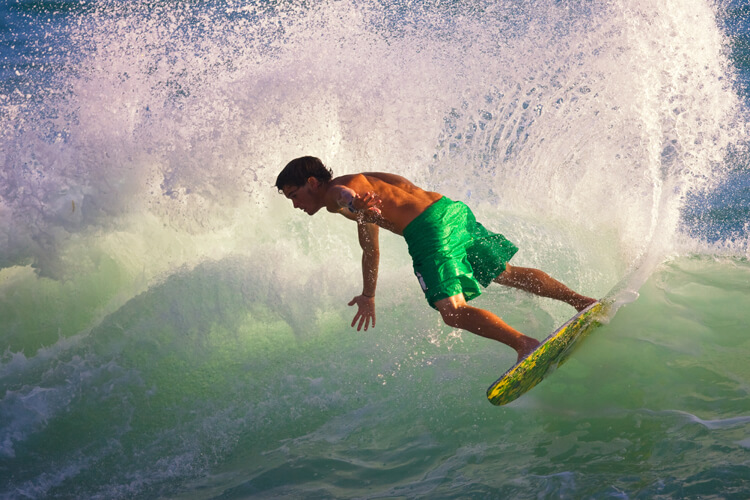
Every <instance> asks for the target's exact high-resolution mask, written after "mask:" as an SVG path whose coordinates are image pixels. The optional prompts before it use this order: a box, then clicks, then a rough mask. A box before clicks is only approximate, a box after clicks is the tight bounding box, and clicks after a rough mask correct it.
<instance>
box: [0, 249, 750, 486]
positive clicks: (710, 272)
mask: <svg viewBox="0 0 750 500" xmlns="http://www.w3.org/2000/svg"><path fill="white" fill-rule="evenodd" d="M257 273H258V269H257V267H254V266H253V264H252V263H251V262H250V261H247V260H245V259H226V260H223V261H219V262H215V263H206V264H203V265H201V266H198V267H197V268H195V269H193V270H191V271H185V272H183V273H180V274H177V275H174V276H172V277H170V278H168V279H166V280H165V281H163V282H162V283H160V284H158V285H156V286H154V287H152V288H150V289H148V290H147V291H146V292H144V293H142V294H140V295H138V296H136V297H134V298H133V299H131V300H129V301H127V302H126V303H125V304H124V305H123V306H122V307H121V308H119V309H118V310H117V311H115V312H113V313H111V314H109V315H107V316H106V317H105V318H104V319H103V320H102V321H100V322H99V324H97V325H96V326H95V327H93V328H92V329H91V330H90V331H89V332H88V333H85V334H78V335H74V336H72V337H68V338H61V339H59V340H58V341H57V342H56V343H54V344H53V345H51V346H49V347H47V348H44V349H42V350H40V351H38V352H36V353H35V354H34V355H29V356H24V355H21V354H15V355H11V354H6V356H5V359H4V363H3V366H2V370H3V379H2V380H3V388H4V393H5V397H4V399H3V401H2V407H1V408H2V414H3V417H4V420H5V421H6V422H10V425H8V426H6V427H3V436H2V438H3V440H2V442H3V452H4V454H3V458H2V462H0V463H1V464H2V467H3V469H4V470H5V471H7V472H9V474H4V477H6V479H4V480H3V489H4V491H6V492H10V491H13V490H15V491H16V492H17V493H18V492H20V491H26V492H30V493H29V494H31V495H32V496H33V495H34V494H35V493H36V494H41V496H49V497H55V496H62V497H69V496H71V495H72V496H79V497H87V496H97V495H102V496H107V497H120V496H121V497H128V496H130V495H134V496H136V497H139V498H152V497H158V496H166V497H175V496H176V497H180V498H213V497H218V498H246V497H253V498H255V497H258V498H266V497H275V496H291V497H306V498H311V497H319V498H329V497H336V498H352V497H365V498H379V497H382V498H394V497H395V498H401V497H405V498H413V497H423V496H429V497H434V498H455V497H467V496H471V497H479V498H483V497H486V498H497V497H513V498H532V497H534V498H536V497H538V496H540V495H541V496H542V497H548V496H555V497H558V496H559V497H563V498H580V497H588V496H593V497H609V496H617V495H625V496H627V497H630V498H638V497H642V498H652V497H654V496H659V495H664V496H667V497H698V496H703V495H719V496H721V497H724V498H728V497H736V498H740V497H742V496H743V495H744V494H745V493H746V492H747V489H746V485H745V480H746V478H747V477H748V472H749V471H748V465H747V456H748V455H747V452H748V451H747V450H748V446H750V439H749V438H748V436H747V434H748V429H749V428H750V403H749V402H748V388H749V387H750V383H749V382H748V381H750V368H748V365H747V362H746V360H747V357H748V353H749V352H750V341H748V340H747V336H746V325H747V324H748V321H749V320H750V311H748V310H747V308H744V307H741V304H743V303H744V294H745V290H746V289H747V286H748V284H749V283H750V266H748V264H747V262H745V261H738V260H732V259H719V260H716V259H712V258H707V257H700V258H698V257H696V258H680V259H677V260H675V261H672V262H669V263H666V264H664V265H662V266H661V267H660V268H659V269H658V270H657V271H656V272H655V273H654V274H653V275H652V276H651V277H650V278H649V279H648V281H647V282H646V283H645V285H644V286H643V287H642V288H641V289H640V296H639V297H638V299H637V300H635V301H634V302H630V303H627V304H624V305H622V306H621V307H620V309H619V310H618V311H617V314H616V315H615V316H614V317H613V318H612V320H611V322H610V323H609V324H606V325H604V326H602V327H600V328H599V329H598V330H597V331H596V332H595V333H594V334H593V335H592V336H591V337H590V338H589V339H588V340H587V341H586V342H585V343H584V344H583V345H582V346H581V347H580V349H579V350H578V351H577V352H576V354H575V355H574V356H573V358H571V359H570V360H569V361H568V363H567V364H566V365H565V366H564V367H563V368H562V369H560V370H559V371H558V372H556V373H555V374H554V375H553V376H552V377H551V378H550V379H548V380H546V381H545V382H543V383H542V384H541V385H540V386H538V387H537V388H535V389H534V390H533V391H532V392H531V393H530V394H528V395H526V396H524V397H523V398H521V399H520V400H518V401H516V402H515V403H512V404H511V405H508V406H506V407H493V406H492V405H490V404H489V403H488V402H487V401H486V399H485V395H484V391H485V389H486V386H487V385H488V384H489V383H490V382H492V381H493V380H494V379H495V378H497V376H498V375H499V374H500V373H502V371H504V370H505V369H506V368H507V367H508V366H510V364H512V362H513V357H514V356H513V353H512V351H510V349H508V348H505V347H504V346H501V345H499V344H494V343H492V342H491V341H487V340H485V339H481V338H478V337H474V336H471V335H469V334H466V333H460V332H455V331H451V330H450V329H448V328H447V327H444V326H442V325H441V324H440V322H439V320H438V318H436V317H435V313H434V312H433V311H432V310H431V309H429V308H428V307H426V306H422V305H418V302H417V301H415V302H414V303H407V304H401V305H398V306H395V307H393V308H392V309H390V310H388V311H387V313H386V312H385V311H382V313H381V319H380V322H379V323H378V326H377V327H376V329H375V330H371V331H369V332H368V333H366V334H363V333H355V332H354V331H350V330H349V329H348V328H347V322H348V319H347V318H348V312H349V311H347V310H345V309H343V310H342V308H338V309H335V310H333V311H332V312H329V313H326V314H322V313H319V314H317V315H316V317H315V318H314V319H313V320H312V321H310V322H309V323H308V326H309V328H308V331H307V332H306V333H305V334H300V333H299V332H296V333H295V331H294V330H293V328H290V323H289V322H288V321H286V320H284V318H282V317H281V316H280V315H279V314H278V313H277V312H275V311H274V310H273V307H271V306H270V304H269V303H264V301H263V300H262V299H261V297H262V295H263V293H262V292H263V287H259V288H255V289H254V288H252V287H251V286H248V283H251V282H253V280H255V281H256V282H257V281H259V280H258V279H257V276H256V274H257ZM42 289H43V290H46V289H44V288H42ZM65 291H66V290H65V289H61V290H59V292H58V293H60V294H63V295H64V292H65ZM28 293H29V294H31V295H30V296H32V295H33V296H36V297H37V298H38V299H39V300H47V299H48V294H49V291H48V290H47V291H45V293H39V294H34V293H32V292H31V291H28ZM480 300H484V301H486V304H493V303H494V304H496V307H497V308H499V309H502V310H507V311H508V314H507V315H505V317H506V319H507V320H508V321H510V322H512V323H514V324H517V325H519V326H521V325H523V326H526V327H527V331H529V332H530V333H532V334H534V335H536V336H537V337H539V338H541V337H543V336H544V335H545V332H548V331H549V330H551V329H552V328H553V326H554V325H555V324H556V322H557V321H558V318H556V317H555V316H556V315H557V314H558V313H557V312H554V313H552V314H549V313H546V312H544V311H545V309H544V305H545V303H544V302H543V301H540V299H536V298H532V297H529V296H526V295H525V294H521V293H517V292H510V291H507V292H506V291H503V290H501V289H498V290H497V291H490V292H489V293H488V294H486V296H484V297H482V298H481V299H480ZM312 305H313V309H315V307H314V304H312ZM412 309H413V310H414V311H416V313H415V312H414V311H412ZM552 310H553V311H554V308H553V309H552ZM48 314H49V315H50V316H51V317H53V318H54V317H56V315H57V314H58V312H57V310H56V309H55V308H51V309H48ZM44 315H45V314H44V313H41V314H39V313H38V312H32V311H28V318H26V320H27V321H32V319H33V320H34V321H40V322H41V321H43V319H44ZM41 454H43V455H44V457H45V458H44V459H43V460H40V459H39V457H40V456H41ZM11 496H13V495H11Z"/></svg>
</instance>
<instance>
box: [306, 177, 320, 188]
mask: <svg viewBox="0 0 750 500" xmlns="http://www.w3.org/2000/svg"><path fill="white" fill-rule="evenodd" d="M307 183H308V184H310V187H314V188H316V187H318V186H320V181H319V180H318V179H317V178H316V177H313V176H312V175H311V176H310V177H308V178H307Z"/></svg>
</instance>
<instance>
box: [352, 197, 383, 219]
mask: <svg viewBox="0 0 750 500" xmlns="http://www.w3.org/2000/svg"><path fill="white" fill-rule="evenodd" d="M357 198H358V199H359V201H361V202H362V203H363V204H364V206H363V207H362V208H361V209H360V210H362V211H364V212H367V211H368V210H372V211H373V212H375V213H376V214H377V215H380V206H381V205H382V204H383V201H382V200H381V199H380V196H378V195H377V194H376V193H374V192H372V191H369V192H367V193H365V195H364V196H358V197H357Z"/></svg>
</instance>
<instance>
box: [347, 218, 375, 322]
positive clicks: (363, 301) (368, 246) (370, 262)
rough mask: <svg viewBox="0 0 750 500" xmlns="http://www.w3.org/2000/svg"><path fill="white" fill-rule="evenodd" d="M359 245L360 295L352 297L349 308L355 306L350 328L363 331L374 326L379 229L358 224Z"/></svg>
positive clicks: (369, 225)
mask: <svg viewBox="0 0 750 500" xmlns="http://www.w3.org/2000/svg"><path fill="white" fill-rule="evenodd" d="M357 230H358V233H359V245H360V246H361V247H362V294H361V295H358V296H356V297H354V298H353V299H352V300H351V302H349V305H350V306H353V305H355V304H356V305H357V314H355V316H354V319H353V320H352V326H354V325H355V324H357V323H359V324H357V330H361V329H362V327H363V326H364V328H365V331H366V330H367V328H368V327H369V326H370V322H372V326H375V290H376V288H377V282H378V267H379V265H380V244H379V241H378V237H379V230H380V228H379V227H378V226H376V225H375V224H370V223H366V222H358V223H357Z"/></svg>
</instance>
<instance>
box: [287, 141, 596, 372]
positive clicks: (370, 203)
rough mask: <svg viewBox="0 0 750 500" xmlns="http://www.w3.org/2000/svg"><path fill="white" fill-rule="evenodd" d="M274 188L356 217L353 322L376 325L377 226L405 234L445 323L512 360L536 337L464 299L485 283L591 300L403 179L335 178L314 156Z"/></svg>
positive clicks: (311, 205) (297, 201)
mask: <svg viewBox="0 0 750 500" xmlns="http://www.w3.org/2000/svg"><path fill="white" fill-rule="evenodd" d="M276 188H277V189H279V190H280V191H281V192H283V193H284V195H285V196H286V197H287V198H288V199H290V200H291V201H292V204H293V205H294V208H299V209H300V210H304V211H305V212H306V213H307V214H308V215H314V214H315V213H317V212H318V210H320V209H321V208H324V207H325V208H326V209H327V210H328V211H329V212H332V213H338V214H341V215H343V216H344V217H346V218H348V219H351V220H353V221H355V222H356V223H357V229H358V232H359V243H360V246H361V247H362V278H363V282H364V284H363V287H362V293H361V294H360V295H357V296H356V297H354V298H353V299H352V300H351V302H349V305H350V306H352V305H356V306H357V313H356V315H355V316H354V320H353V321H352V327H354V325H355V324H357V323H358V324H357V330H361V329H362V327H363V326H364V329H365V330H367V328H368V327H369V325H370V323H372V326H373V327H374V326H375V289H376V285H377V278H378V264H379V258H380V252H379V246H378V231H379V228H381V227H382V228H384V229H387V230H389V231H392V232H394V233H396V234H399V235H402V236H404V238H405V239H406V242H407V244H408V248H409V254H410V255H411V257H412V260H413V263H414V272H415V274H416V275H417V278H418V279H419V282H420V285H421V286H422V290H423V291H424V294H425V297H426V298H427V301H428V303H429V304H430V306H432V307H433V308H435V309H437V310H438V311H440V314H441V316H442V318H443V320H444V321H445V323H446V324H447V325H449V326H451V327H453V328H461V329H463V330H467V331H469V332H472V333H475V334H477V335H481V336H483V337H486V338H490V339H494V340H497V341H499V342H502V343H504V344H506V345H508V346H510V347H512V348H513V349H515V350H516V352H517V353H518V360H519V361H520V360H521V359H523V358H524V357H525V356H526V355H527V354H529V353H530V352H531V351H533V350H534V349H535V348H536V346H538V345H539V342H538V341H537V340H536V339H533V338H531V337H527V336H526V335H523V334H522V333H521V332H519V331H517V330H515V329H514V328H512V327H511V326H509V325H508V324H506V323H505V322H504V321H503V320H502V319H500V318H499V317H498V316H496V315H495V314H492V313H491V312H489V311H485V310H483V309H479V308H476V307H472V306H470V305H469V304H468V303H467V301H468V300H471V299H473V298H474V297H476V296H478V295H479V294H481V293H482V292H481V289H480V286H482V287H487V286H488V285H489V284H490V283H491V282H495V283H499V284H501V285H506V286H511V287H515V288H519V289H521V290H525V291H527V292H531V293H534V294H536V295H540V296H542V297H549V298H553V299H557V300H560V301H563V302H566V303H568V304H570V305H571V306H573V307H574V308H575V309H576V310H578V311H581V310H583V309H585V308H586V307H587V306H589V305H590V304H592V303H594V302H596V299H592V298H590V297H585V296H583V295H579V294H578V293H576V292H574V291H573V290H571V289H570V288H568V287H566V286H565V285H563V284H562V283H560V282H558V281H556V280H555V279H553V278H552V277H550V276H549V275H547V274H546V273H544V272H542V271H540V270H538V269H532V268H523V267H515V266H510V265H509V264H508V261H509V260H510V258H511V257H512V256H513V255H514V254H515V253H516V251H517V250H518V249H517V248H516V246H515V245H514V244H513V243H511V242H510V241H508V240H507V239H506V238H505V237H504V236H502V235H500V234H495V233H492V232H490V231H488V230H487V229H485V228H484V227H483V226H482V225H481V224H479V223H478V222H476V219H475V218H474V215H473V214H472V212H471V210H470V209H469V208H468V207H467V206H466V205H464V204H463V203H461V202H454V201H452V200H449V199H448V198H446V197H444V196H443V195H441V194H439V193H434V192H430V191H425V190H423V189H421V188H419V187H417V186H415V185H414V184H412V183H411V182H410V181H408V180H407V179H405V178H403V177H401V176H398V175H394V174H387V173H379V172H372V173H369V172H368V173H361V174H352V175H344V176H341V177H336V178H334V177H333V173H332V172H331V170H330V169H328V168H327V167H326V166H325V165H324V164H323V162H321V161H320V160H319V159H318V158H314V157H311V156H305V157H302V158H297V159H296V160H292V161H291V162H289V164H287V166H286V167H284V169H283V170H282V171H281V173H280V174H279V176H278V177H277V179H276Z"/></svg>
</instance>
